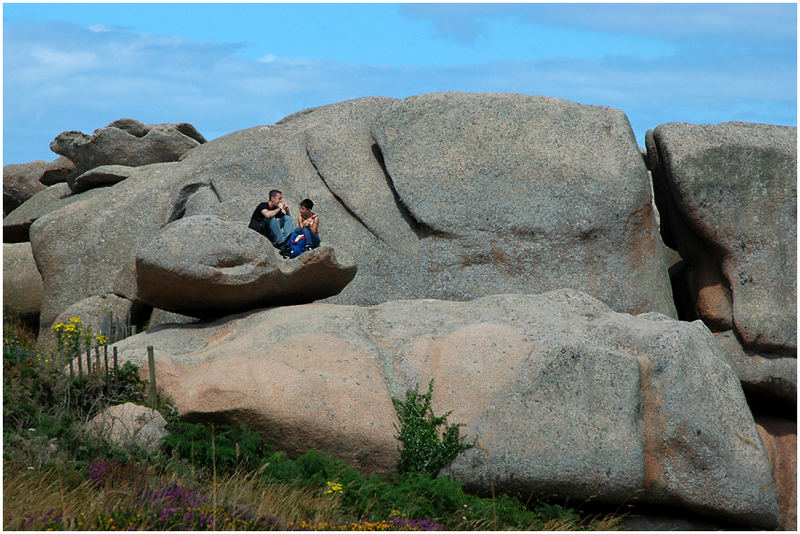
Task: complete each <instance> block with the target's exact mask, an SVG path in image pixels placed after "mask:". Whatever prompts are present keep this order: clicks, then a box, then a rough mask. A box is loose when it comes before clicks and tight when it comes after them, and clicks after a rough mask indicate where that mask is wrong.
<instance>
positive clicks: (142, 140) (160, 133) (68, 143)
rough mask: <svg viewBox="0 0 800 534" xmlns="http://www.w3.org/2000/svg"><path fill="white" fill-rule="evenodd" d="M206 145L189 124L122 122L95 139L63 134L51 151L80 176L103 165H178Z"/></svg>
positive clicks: (100, 130) (96, 133)
mask: <svg viewBox="0 0 800 534" xmlns="http://www.w3.org/2000/svg"><path fill="white" fill-rule="evenodd" d="M205 141H206V140H205V138H204V137H203V136H202V135H201V134H200V133H199V132H198V131H197V129H196V128H195V127H194V126H192V125H191V124H189V123H186V122H178V123H166V124H146V123H143V122H141V121H137V120H134V119H119V120H117V121H114V122H112V123H111V124H109V125H108V126H106V127H105V128H100V129H98V130H95V131H94V133H93V134H92V135H87V134H84V133H82V132H78V131H68V132H62V133H60V134H58V135H57V136H56V138H55V139H53V141H52V142H51V143H50V150H52V151H53V152H55V153H56V154H61V155H62V156H66V157H67V158H69V159H70V160H71V161H73V162H74V163H75V167H76V169H77V172H78V173H79V174H80V173H84V172H86V171H88V170H89V169H93V168H95V167H99V166H101V165H127V166H130V167H138V166H140V165H147V164H149V163H161V162H165V161H177V160H178V159H179V158H180V157H181V156H183V155H184V154H185V153H186V152H187V151H189V150H191V149H193V148H195V147H197V146H199V145H200V144H201V143H205Z"/></svg>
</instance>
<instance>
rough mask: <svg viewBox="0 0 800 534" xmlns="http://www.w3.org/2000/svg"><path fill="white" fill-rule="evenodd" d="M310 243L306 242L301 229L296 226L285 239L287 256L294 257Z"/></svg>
mask: <svg viewBox="0 0 800 534" xmlns="http://www.w3.org/2000/svg"><path fill="white" fill-rule="evenodd" d="M310 244H311V243H306V236H305V235H304V234H303V231H302V230H301V229H300V228H296V229H295V230H294V232H292V234H291V235H290V236H289V239H288V240H287V241H286V251H287V252H288V255H289V258H296V257H297V256H299V255H300V254H302V253H303V252H305V251H306V245H310Z"/></svg>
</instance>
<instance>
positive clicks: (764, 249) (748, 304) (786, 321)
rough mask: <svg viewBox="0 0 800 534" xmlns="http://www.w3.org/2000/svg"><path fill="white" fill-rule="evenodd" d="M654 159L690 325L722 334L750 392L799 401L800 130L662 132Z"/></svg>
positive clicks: (654, 135)
mask: <svg viewBox="0 0 800 534" xmlns="http://www.w3.org/2000/svg"><path fill="white" fill-rule="evenodd" d="M646 142H647V156H648V160H649V167H650V169H651V171H652V174H653V184H654V190H655V200H656V204H657V205H658V207H659V211H660V213H661V217H662V225H661V231H662V235H663V237H664V242H665V243H667V244H668V245H669V246H671V247H673V248H675V249H677V250H678V251H679V252H680V254H681V256H682V257H683V258H684V260H685V265H684V266H683V269H682V270H679V271H676V272H679V273H680V274H679V276H678V280H676V281H675V282H674V283H675V285H676V286H677V287H682V288H683V290H682V291H680V292H681V293H683V292H685V293H686V294H688V297H685V298H683V300H684V302H685V304H684V305H683V306H681V305H679V306H678V307H679V309H680V308H683V310H682V316H683V318H686V319H693V318H695V317H696V318H700V319H702V320H703V322H705V323H706V324H707V325H708V326H709V328H711V329H712V330H713V331H715V332H718V333H719V334H720V335H719V336H718V339H719V341H720V342H721V343H722V344H723V346H724V347H725V350H726V352H727V355H728V359H729V361H730V362H731V364H732V366H733V367H734V369H735V370H736V371H737V373H738V374H739V376H740V378H741V380H742V383H743V385H745V387H746V388H748V389H749V390H750V391H755V392H757V393H758V394H760V395H768V396H771V397H773V398H774V399H777V400H779V401H783V402H788V403H792V404H795V403H796V402H797V360H796V357H797V306H796V302H797V289H796V287H797V278H796V271H797V242H796V230H797V214H796V210H797V182H796V181H797V129H796V128H790V127H784V126H772V125H766V124H749V123H737V122H730V123H723V124H717V125H692V124H685V123H668V124H662V125H660V126H658V127H657V128H655V129H654V130H652V131H650V132H648V133H647V136H646Z"/></svg>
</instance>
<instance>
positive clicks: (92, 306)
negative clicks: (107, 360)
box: [37, 294, 139, 350]
mask: <svg viewBox="0 0 800 534" xmlns="http://www.w3.org/2000/svg"><path fill="white" fill-rule="evenodd" d="M132 312H133V313H134V315H136V313H138V312H139V310H135V309H134V303H133V302H131V301H130V300H128V299H124V298H122V297H118V296H116V295H113V294H105V295H94V296H91V297H87V298H85V299H83V300H81V301H78V302H76V303H75V304H72V305H71V306H69V307H68V308H67V309H66V310H64V311H63V312H62V313H61V314H59V315H58V316H57V317H56V318H55V319H54V320H53V323H52V324H58V323H65V324H66V323H68V322H69V320H70V318H72V317H80V319H81V321H82V322H83V327H82V328H83V331H84V332H86V333H90V334H93V335H96V334H106V336H108V327H109V326H110V325H109V324H108V323H107V318H106V316H107V315H108V314H109V313H110V314H111V320H112V321H113V322H116V323H122V322H126V321H127V319H128V317H129V315H130V314H131V313H132ZM133 322H134V323H135V322H137V321H135V320H134V321H133ZM37 346H38V347H39V348H40V349H41V350H55V349H56V347H57V343H56V338H55V336H54V333H53V331H52V330H51V329H49V328H47V329H44V328H43V329H41V330H40V332H39V338H38V340H37Z"/></svg>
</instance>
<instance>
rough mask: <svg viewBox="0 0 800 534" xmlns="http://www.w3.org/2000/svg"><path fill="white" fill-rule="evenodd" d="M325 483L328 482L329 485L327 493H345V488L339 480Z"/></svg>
mask: <svg viewBox="0 0 800 534" xmlns="http://www.w3.org/2000/svg"><path fill="white" fill-rule="evenodd" d="M325 484H327V486H328V491H326V492H325V493H344V489H343V488H342V485H341V484H340V483H339V482H331V481H328V482H326V483H325Z"/></svg>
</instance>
